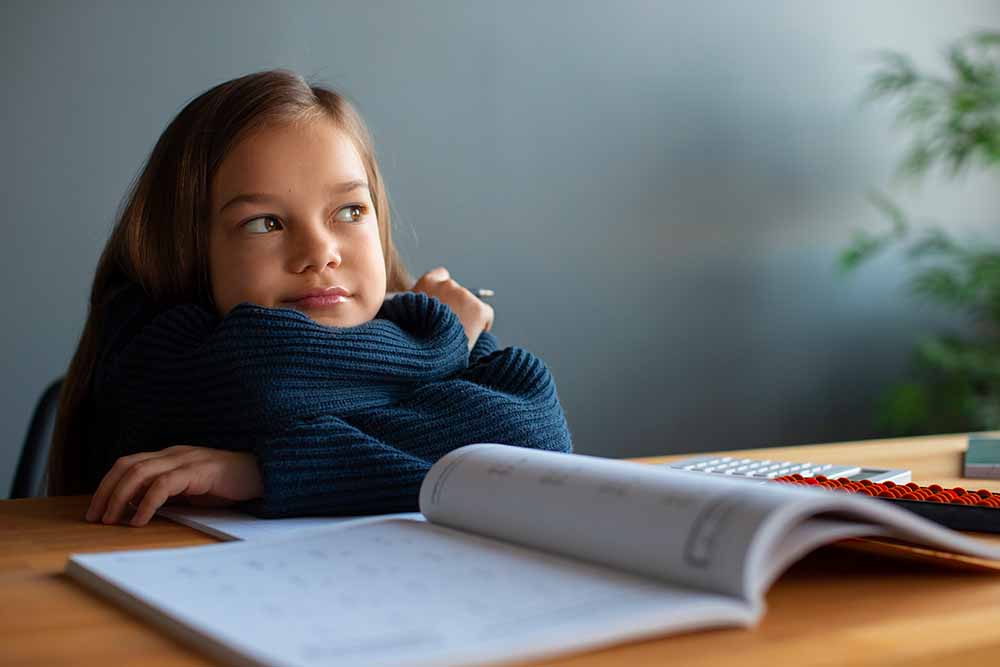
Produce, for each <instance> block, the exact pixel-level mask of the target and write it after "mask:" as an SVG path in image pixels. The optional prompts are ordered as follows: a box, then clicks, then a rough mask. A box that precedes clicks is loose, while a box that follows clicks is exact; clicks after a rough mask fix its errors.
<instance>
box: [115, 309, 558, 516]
mask: <svg viewBox="0 0 1000 667" xmlns="http://www.w3.org/2000/svg"><path fill="white" fill-rule="evenodd" d="M387 308H388V311H387V313H386V315H387V318H388V319H382V320H375V321H373V322H370V323H367V324H366V325H361V326H359V327H355V328H352V329H343V330H337V331H333V332H331V331H330V330H327V329H326V328H323V327H320V325H316V324H315V323H313V322H311V320H309V319H308V318H307V317H305V316H303V315H302V314H301V313H296V312H293V311H286V310H273V309H263V308H259V307H254V306H250V305H241V306H237V307H236V308H235V309H234V310H233V312H231V313H230V315H228V316H227V317H226V318H224V319H223V320H222V322H219V321H218V318H217V317H214V316H213V315H211V314H210V313H207V312H206V311H204V310H202V309H200V308H198V307H196V306H191V305H185V306H178V307H175V308H172V309H170V310H169V311H167V312H164V313H160V314H159V315H157V316H156V317H155V318H154V319H153V320H152V321H150V322H148V323H147V324H145V325H144V326H142V327H139V328H138V329H139V333H138V334H137V335H136V336H135V337H134V339H133V340H131V341H130V342H128V343H127V344H125V345H124V346H122V347H121V348H120V349H119V351H118V353H117V355H114V356H113V357H110V358H108V359H107V360H106V364H105V370H104V373H103V375H102V379H101V381H100V383H99V385H100V387H101V391H100V392H99V394H100V395H99V403H101V404H102V405H103V407H104V411H105V414H108V415H112V416H113V418H114V419H115V420H116V421H117V423H118V425H119V426H120V434H119V438H118V440H117V443H115V444H116V445H117V448H116V451H115V453H114V456H115V457H118V456H124V455H129V454H133V453H136V452H151V451H156V450H162V449H164V448H167V447H170V446H171V445H176V444H178V443H192V444H197V445H200V446H204V447H210V448H217V449H222V450H228V451H242V452H251V453H253V454H254V456H255V457H256V461H257V464H258V465H259V469H260V473H261V479H262V482H263V497H262V498H260V499H257V500H250V501H248V502H247V503H246V504H245V505H244V506H243V509H245V510H247V511H250V512H252V513H255V514H257V515H258V516H262V517H279V516H297V515H307V514H342V515H353V514H368V513H378V512H390V511H412V510H415V509H417V497H418V490H419V486H420V482H421V481H422V480H423V477H424V475H425V474H426V472H427V470H429V469H430V466H431V465H432V464H433V463H434V462H435V461H437V459H439V458H440V457H441V456H443V455H444V454H446V453H447V452H449V451H452V450H453V449H455V448H457V447H460V446H463V445H466V444H470V443H473V442H503V443H507V444H512V445H520V446H526V447H538V448H546V449H557V450H561V451H569V450H570V449H571V447H572V445H571V440H570V436H569V431H568V428H567V426H566V421H565V417H564V415H563V412H562V409H561V406H560V405H559V402H558V398H557V397H556V393H555V384H554V381H553V380H552V377H551V375H550V374H549V372H548V370H547V369H546V368H545V366H544V364H542V363H541V362H540V360H538V359H536V358H535V357H533V356H532V355H531V354H530V353H528V352H526V351H524V350H521V349H520V348H506V349H504V350H497V349H496V339H495V337H493V336H492V334H489V333H488V332H486V333H484V334H482V335H480V336H479V338H478V339H477V341H476V345H475V346H474V348H473V351H472V354H470V353H469V350H468V348H467V338H466V336H465V334H464V333H463V330H462V328H461V324H460V323H459V322H458V319H457V317H455V315H454V314H453V313H452V312H450V311H448V309H446V308H444V306H443V305H442V304H441V303H440V302H437V301H436V300H433V299H430V298H429V297H427V296H425V295H417V294H412V295H409V296H406V297H403V298H401V299H395V300H393V303H392V304H390V305H389V306H387ZM470 360H474V363H471V364H470ZM113 459H114V457H113V458H112V460H113Z"/></svg>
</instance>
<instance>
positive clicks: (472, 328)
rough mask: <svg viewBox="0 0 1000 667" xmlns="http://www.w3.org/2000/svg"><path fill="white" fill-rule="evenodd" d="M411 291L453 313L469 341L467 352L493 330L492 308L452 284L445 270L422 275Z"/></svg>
mask: <svg viewBox="0 0 1000 667" xmlns="http://www.w3.org/2000/svg"><path fill="white" fill-rule="evenodd" d="M412 291H414V292H423V293H424V294H427V295H428V296H433V297H436V298H437V299H438V300H439V301H441V302H443V303H445V304H447V305H448V306H449V307H450V308H451V309H452V310H453V311H455V314H456V315H458V319H459V321H461V323H462V328H463V329H465V335H466V337H467V338H468V339H469V351H470V352H471V351H472V348H473V346H475V344H476V339H478V338H479V334H481V333H482V332H484V331H489V330H490V327H492V326H493V307H492V306H491V305H489V304H488V303H485V302H483V300H482V299H480V298H479V297H477V296H476V295H475V294H473V293H472V292H470V291H469V290H467V289H465V288H464V287H462V286H461V285H459V284H458V283H457V282H455V281H454V280H452V279H451V275H450V274H449V273H448V269H446V268H444V267H443V266H439V267H438V268H436V269H431V270H430V271H428V272H427V273H425V274H424V275H422V276H421V277H420V280H418V281H417V283H416V284H415V285H414V286H413V289H412Z"/></svg>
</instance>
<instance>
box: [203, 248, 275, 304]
mask: <svg viewBox="0 0 1000 667" xmlns="http://www.w3.org/2000/svg"><path fill="white" fill-rule="evenodd" d="M210 263H211V264H210V270H211V276H212V293H213V294H214V296H215V303H216V305H217V307H218V308H219V310H220V311H221V313H222V314H225V313H228V312H229V311H230V310H231V309H232V308H233V307H234V306H236V305H237V304H239V303H242V302H244V301H249V302H251V303H257V304H260V305H265V306H266V305H270V302H271V298H272V296H273V295H271V294H270V291H269V290H268V289H267V286H268V285H273V284H274V282H275V276H274V273H275V268H274V267H275V266H276V265H277V264H276V260H275V259H274V258H272V257H270V256H269V254H268V253H267V252H265V249H263V248H239V247H235V248H234V247H232V246H230V247H219V248H217V249H213V252H212V256H211V259H210Z"/></svg>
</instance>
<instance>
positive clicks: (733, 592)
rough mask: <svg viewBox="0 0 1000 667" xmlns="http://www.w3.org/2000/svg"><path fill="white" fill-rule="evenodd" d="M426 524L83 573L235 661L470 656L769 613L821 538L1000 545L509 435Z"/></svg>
mask: <svg viewBox="0 0 1000 667" xmlns="http://www.w3.org/2000/svg"><path fill="white" fill-rule="evenodd" d="M419 503H420V510H421V513H422V515H423V517H424V519H425V521H417V520H413V519H406V518H383V519H381V520H374V521H365V522H361V523H346V524H342V525H334V526H331V527H329V528H325V529H317V530H308V531H303V532H300V533H296V534H290V535H286V536H285V537H281V538H273V539H264V540H258V541H240V542H228V543H220V544H214V545H206V546H198V547H185V548H180V549H176V548H175V549H154V550H144V551H130V552H112V553H101V554H74V555H72V556H71V557H70V558H69V561H68V563H67V565H66V572H67V573H68V574H69V575H70V576H71V577H72V578H74V579H75V580H77V581H79V582H80V583H81V584H83V585H85V586H87V587H89V588H91V589H93V590H94V591H96V592H98V593H99V594H102V595H105V596H107V597H109V598H110V599H112V600H115V601H116V602H118V603H119V604H121V605H122V606H124V607H125V608H126V609H128V610H130V611H132V612H134V613H136V614H137V615H139V616H141V617H143V618H145V619H147V620H148V621H149V622H150V623H152V624H154V625H157V626H158V627H161V628H163V629H164V630H166V631H168V632H170V633H172V634H173V635H175V636H177V637H178V638H180V639H181V640H183V641H186V642H189V643H191V644H192V645H193V646H194V647H196V648H199V649H201V650H202V651H203V652H204V653H206V654H207V655H210V656H212V657H214V658H216V659H218V660H221V661H223V662H225V663H227V664H228V663H235V664H248V665H287V666H292V665H297V666H299V665H301V666H310V667H311V666H318V665H341V664H342V665H360V664H364V665H457V664H462V665H470V664H489V663H494V662H498V661H513V660H527V659H537V658H544V657H550V656H555V655H559V654H563V653H566V652H577V651H581V650H586V649H592V648H597V647H602V646H607V645H611V644H615V643H618V642H622V641H627V640H634V639H638V638H646V637H653V636H659V635H666V634H670V633H677V632H684V631H688V630H692V629H700V628H711V627H721V626H752V625H753V624H754V623H756V622H757V621H758V620H759V619H760V618H761V617H762V615H763V614H764V611H765V610H764V594H765V592H766V591H767V589H768V587H769V586H770V585H771V583H772V582H773V581H774V580H775V578H777V577H778V576H779V574H780V573H781V572H782V571H783V570H784V569H786V568H787V567H788V566H789V565H790V564H791V563H793V562H794V561H796V560H797V559H799V558H800V557H801V556H803V555H804V554H805V553H807V552H808V551H810V550H812V549H814V548H816V547H817V546H819V545H821V544H826V543H830V542H834V541H838V540H842V539H845V538H849V537H858V536H882V537H888V538H892V539H895V540H903V541H906V542H909V543H912V544H917V545H921V548H924V549H936V550H943V551H945V552H948V553H953V554H956V555H961V557H964V558H971V559H976V560H978V561H980V562H982V563H984V564H986V566H987V567H989V566H993V567H996V566H997V563H998V560H1000V548H998V547H997V546H992V545H988V544H986V543H984V542H980V541H978V540H976V539H973V538H971V537H968V536H965V535H962V534H960V533H956V532H954V531H951V530H948V529H946V528H942V527H940V526H938V525H936V524H933V523H931V522H928V521H927V520H925V519H922V518H920V517H918V516H916V515H913V514H911V513H909V512H906V511H905V510H901V509H898V508H896V507H892V506H889V505H888V504H886V503H882V502H881V501H879V500H877V499H874V498H869V497H856V496H853V495H846V494H837V493H832V492H829V491H825V490H816V489H813V488H800V487H793V486H783V485H778V484H773V485H769V484H765V485H756V484H752V483H747V482H745V481H743V480H738V479H728V478H713V477H710V476H707V475H706V476H700V475H692V474H690V473H688V472H683V471H672V470H669V469H664V468H662V467H654V466H649V465H644V464H640V463H635V462H628V461H617V460H612V459H602V458H598V457H590V456H584V455H579V454H567V453H556V452H545V451H538V450H531V449H525V448H520V447H513V446H507V445H499V444H476V445H468V446H466V447H462V448H459V449H457V450H455V451H453V452H451V453H449V454H448V455H446V456H444V457H443V458H442V459H440V460H439V461H438V462H437V463H435V464H434V466H433V467H432V469H431V470H430V472H429V473H428V474H427V476H426V478H425V479H424V482H423V484H422V486H421V489H420V499H419Z"/></svg>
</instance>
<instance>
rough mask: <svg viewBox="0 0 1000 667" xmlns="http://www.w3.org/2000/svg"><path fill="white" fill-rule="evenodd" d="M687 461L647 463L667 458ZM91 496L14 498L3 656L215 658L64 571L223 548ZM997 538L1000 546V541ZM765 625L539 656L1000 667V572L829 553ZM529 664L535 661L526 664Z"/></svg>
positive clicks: (876, 445)
mask: <svg viewBox="0 0 1000 667" xmlns="http://www.w3.org/2000/svg"><path fill="white" fill-rule="evenodd" d="M964 447H965V437H964V436H932V437H925V438H911V439H904V440H872V441H867V442H861V443H846V444H835V445H818V446H810V447H783V448H772V449H755V450H742V451H740V453H741V454H745V455H748V456H757V457H760V458H769V459H775V458H779V457H781V458H785V459H789V460H800V461H806V460H809V461H819V462H824V463H855V464H857V463H861V464H866V465H872V466H884V467H896V468H909V469H911V470H913V476H914V480H915V481H917V482H921V483H924V484H929V483H932V482H938V483H940V484H942V485H945V486H956V485H963V486H974V487H976V488H982V487H986V488H993V489H995V490H1000V482H992V483H991V482H988V481H986V480H977V481H976V482H975V483H974V484H970V483H969V482H968V481H967V480H962V479H961V477H960V475H961V465H962V464H961V453H962V451H963V450H964ZM676 458H681V457H680V456H669V457H658V458H646V459H636V460H639V461H645V462H654V461H667V460H670V459H676ZM89 501H90V499H89V496H68V497H59V498H41V499H28V500H5V501H0V605H2V609H3V611H4V614H3V617H4V618H3V622H2V624H0V664H3V665H45V666H46V667H50V666H51V667H54V666H56V665H78V666H84V667H85V666H87V665H95V666H97V665H101V666H104V665H122V664H138V665H144V666H149V667H153V666H164V665H176V666H180V665H185V666H192V665H214V664H216V663H214V662H212V661H210V660H208V659H207V658H205V657H203V656H202V655H200V654H199V653H198V652H197V651H196V650H194V649H192V648H189V647H187V646H185V645H182V644H179V643H177V642H176V641H174V640H173V639H171V638H170V637H168V636H166V635H164V634H161V633H160V632H159V631H157V630H155V629H153V628H152V627H150V626H148V625H146V624H145V623H143V622H140V621H138V620H136V619H134V618H132V617H131V616H129V615H128V614H127V613H125V612H124V611H121V610H120V609H119V608H118V607H116V606H114V605H113V604H111V603H110V602H107V601H105V600H104V599H103V598H100V597H98V596H96V595H94V594H92V593H90V592H88V591H87V590H85V589H83V588H82V587H80V586H78V585H76V584H75V583H74V582H73V581H72V580H70V579H69V578H68V577H66V576H65V575H64V574H62V569H63V566H64V565H65V562H66V558H67V556H68V555H69V554H70V553H76V552H91V551H113V550H118V549H142V548H156V547H178V546H190V545H198V544H212V543H214V542H215V541H216V540H215V539H214V538H211V537H208V536H206V535H204V534H201V533H198V532H197V531H195V530H193V529H191V528H187V527H185V526H181V525H178V524H175V523H172V522H170V521H167V520H165V519H160V518H155V519H153V521H152V522H150V524H149V525H147V526H144V527H141V528H132V527H129V526H105V525H103V524H96V525H95V524H91V523H88V522H86V521H85V520H84V519H83V514H84V512H85V510H86V508H87V506H88V504H89ZM984 539H991V540H995V541H998V542H1000V536H998V537H996V538H994V537H989V538H984ZM767 604H768V611H767V614H766V615H765V617H764V620H763V621H762V623H761V624H760V625H759V626H758V627H757V628H755V629H752V630H746V629H723V630H709V631H702V632H695V633H689V634H686V635H675V636H669V637H663V638H661V639H655V640H649V641H642V642H633V643H631V644H625V645H621V646H618V647H614V648H610V649H605V650H600V651H594V652H590V653H583V654H580V655H576V656H570V657H566V658H561V659H557V660H551V661H547V662H544V663H539V662H535V663H530V664H535V665H540V664H544V665H566V666H569V665H572V666H574V667H597V666H605V665H608V666H610V665H615V666H617V665H630V666H636V667H644V666H652V665H665V664H670V665H720V664H732V665H741V666H744V665H757V664H761V665H764V664H767V665H771V666H777V665H796V666H798V665H803V664H809V665H845V664H859V665H860V664H872V665H874V664H890V663H894V662H897V661H904V660H905V661H906V662H907V663H908V667H910V666H912V665H924V664H926V665H930V664H935V665H940V664H983V665H992V664H1000V576H997V575H984V574H970V573H966V572H958V571H951V570H946V569H942V568H936V567H932V566H927V565H920V564H916V563H907V562H902V561H892V560H885V559H878V558H875V557H873V556H869V555H866V554H863V553H856V552H852V551H848V550H845V549H838V548H825V549H821V550H819V551H817V552H815V553H814V554H812V555H810V556H809V557H807V558H806V559H805V560H803V561H802V562H800V563H798V564H797V565H795V566H793V567H792V569H791V570H789V571H788V572H787V573H786V574H785V575H783V576H782V577H781V579H780V580H779V581H778V582H777V583H776V584H775V585H774V587H773V588H772V589H771V591H770V592H769V593H768V596H767ZM525 664H527V663H525Z"/></svg>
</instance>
